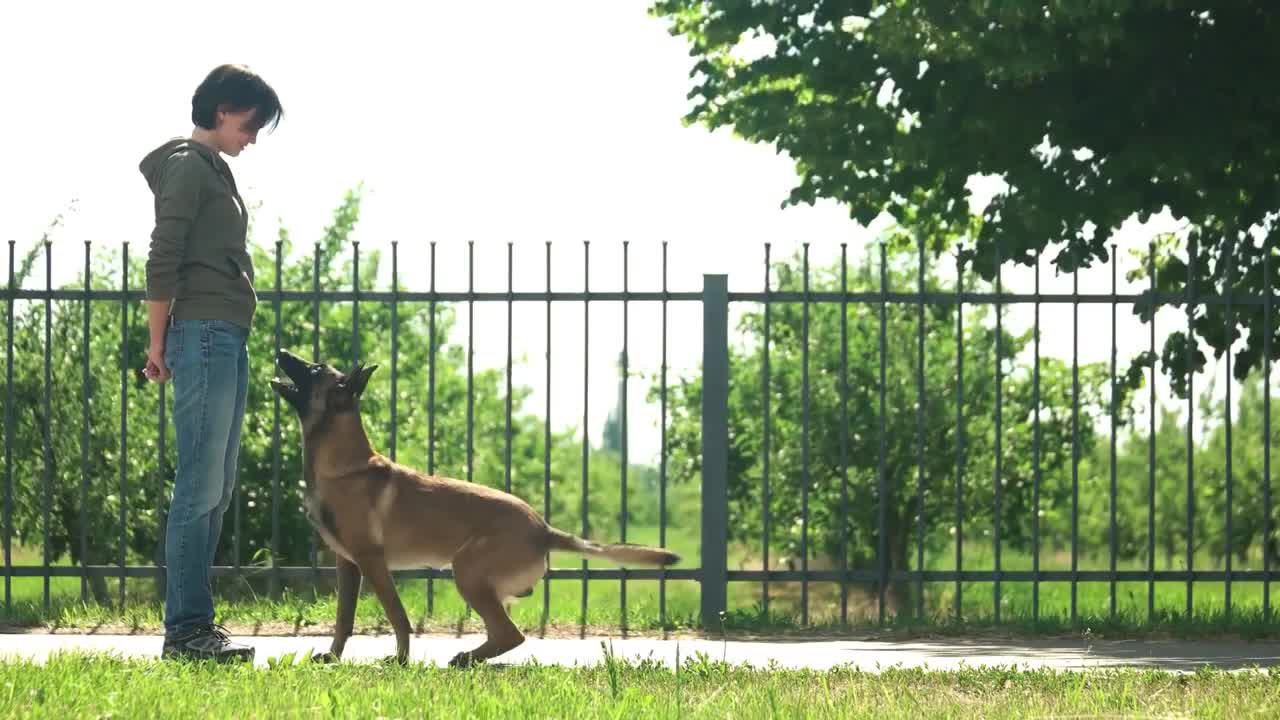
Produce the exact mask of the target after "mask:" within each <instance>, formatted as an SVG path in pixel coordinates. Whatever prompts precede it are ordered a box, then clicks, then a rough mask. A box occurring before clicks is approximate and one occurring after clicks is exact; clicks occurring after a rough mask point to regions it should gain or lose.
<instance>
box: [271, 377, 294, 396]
mask: <svg viewBox="0 0 1280 720" xmlns="http://www.w3.org/2000/svg"><path fill="white" fill-rule="evenodd" d="M271 387H272V388H274V389H275V391H276V392H278V393H280V394H281V395H282V396H284V397H285V398H295V397H298V386H297V385H294V384H293V383H292V382H291V381H289V380H281V379H280V378H272V379H271Z"/></svg>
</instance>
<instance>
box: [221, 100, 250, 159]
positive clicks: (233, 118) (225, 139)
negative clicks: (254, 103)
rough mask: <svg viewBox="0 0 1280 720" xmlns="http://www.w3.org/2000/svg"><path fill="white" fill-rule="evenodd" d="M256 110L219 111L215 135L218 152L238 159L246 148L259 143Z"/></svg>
mask: <svg viewBox="0 0 1280 720" xmlns="http://www.w3.org/2000/svg"><path fill="white" fill-rule="evenodd" d="M256 113H257V111H256V110H255V109H254V108H249V109H248V110H241V111H239V112H230V111H223V110H219V111H218V115H217V122H216V127H215V128H214V131H213V134H214V139H215V142H216V143H217V145H218V150H219V151H221V152H222V153H224V154H226V155H230V156H231V157H236V156H237V155H239V154H240V151H241V150H244V149H245V147H247V146H249V145H252V144H254V143H256V142H257V141H258V127H257V125H255V124H254V115H255V114H256Z"/></svg>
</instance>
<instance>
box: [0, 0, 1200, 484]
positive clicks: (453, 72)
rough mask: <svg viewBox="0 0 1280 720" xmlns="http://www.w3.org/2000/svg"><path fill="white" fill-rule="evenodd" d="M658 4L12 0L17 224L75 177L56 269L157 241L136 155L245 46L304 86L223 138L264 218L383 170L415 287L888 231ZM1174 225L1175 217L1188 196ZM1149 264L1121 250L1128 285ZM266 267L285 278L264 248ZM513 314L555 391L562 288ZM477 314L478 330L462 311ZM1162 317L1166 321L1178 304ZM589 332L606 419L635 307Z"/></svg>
mask: <svg viewBox="0 0 1280 720" xmlns="http://www.w3.org/2000/svg"><path fill="white" fill-rule="evenodd" d="M648 4H649V2H648V0H609V1H608V2H601V1H600V0H578V1H574V2H569V1H563V0H557V1H556V2H542V3H530V2H515V1H508V2H489V3H483V4H472V3H391V2H382V1H375V0H366V2H364V3H362V4H359V5H357V4H355V3H352V2H342V3H336V2H315V1H309V2H305V3H304V2H269V3H268V2H237V1H235V0H223V1H222V2H218V3H190V2H184V3H173V2H165V3H161V2H151V1H147V2H130V3H115V2H112V3H104V2H87V1H83V0H81V1H77V2H63V1H53V0H50V1H48V2H40V3H16V2H11V3H5V4H4V5H3V6H2V7H3V9H0V67H4V68H5V70H4V72H3V73H0V97H3V98H4V99H5V107H6V111H5V112H4V113H3V114H0V138H4V140H5V143H4V148H3V150H0V162H2V163H3V166H4V172H3V173H0V198H3V199H4V209H3V212H0V240H4V241H7V240H9V239H15V240H17V241H18V242H19V247H20V248H25V247H27V246H29V244H30V243H33V242H35V241H36V240H38V239H39V238H40V236H41V234H42V233H43V232H44V230H45V228H46V227H47V226H48V224H49V222H50V221H51V220H52V219H53V218H54V217H55V216H56V215H57V214H58V213H59V212H62V211H63V210H65V209H66V208H67V206H68V204H69V203H70V201H71V200H72V199H73V198H74V199H78V202H77V206H76V210H75V212H74V213H73V214H72V215H71V216H69V217H68V219H67V221H66V223H65V225H64V227H62V228H60V229H59V230H58V231H57V232H56V233H55V234H54V235H53V239H54V242H55V245H56V249H55V255H54V263H55V270H54V273H55V278H54V281H55V283H57V282H62V281H69V280H72V279H74V277H75V274H76V272H77V271H78V270H79V269H80V267H81V266H82V253H83V245H82V241H83V240H84V239H92V240H94V241H95V242H97V243H111V244H116V245H117V246H118V243H120V242H121V241H126V240H127V241H129V242H130V243H131V247H130V252H131V254H136V253H143V252H145V249H146V244H147V239H148V234H149V231H150V225H151V222H152V219H153V218H152V204H151V196H150V193H149V191H148V190H147V187H146V184H145V183H144V181H143V179H142V177H141V175H140V174H139V173H138V170H137V166H138V162H139V160H140V159H141V158H142V156H143V155H144V154H145V153H146V152H147V151H149V150H150V149H152V148H153V147H155V146H156V145H158V144H159V143H161V142H162V141H164V140H165V139H167V138H170V137H173V136H177V135H188V134H189V133H190V131H191V122H190V97H191V94H192V91H193V90H194V89H195V86H196V85H197V84H198V83H199V81H200V80H201V79H202V78H203V77H204V75H205V74H206V73H207V72H208V71H209V70H210V69H211V68H213V67H214V66H215V65H217V64H219V63H223V62H240V63H245V64H247V65H249V66H250V67H252V68H253V69H255V70H257V71H258V72H260V73H261V74H262V75H263V76H264V77H266V78H267V80H268V81H269V82H270V83H272V84H273V85H274V86H275V88H276V89H277V90H278V92H279V93H280V96H281V99H282V101H283V103H284V106H285V108H286V116H285V118H284V121H283V123H282V124H281V125H280V127H279V129H277V130H276V132H275V133H273V134H266V133H264V134H263V135H261V136H260V138H259V143H258V145H257V146H255V147H250V148H249V149H248V150H247V151H246V152H245V153H244V154H243V155H242V156H241V157H240V158H233V159H229V162H230V164H231V166H232V168H233V171H234V172H235V174H236V178H237V181H238V183H239V185H240V187H241V189H242V192H243V194H244V195H245V196H246V200H247V201H248V202H249V203H250V204H252V203H255V202H260V203H262V208H261V210H260V211H259V212H258V214H257V216H256V218H255V224H256V240H257V241H259V242H263V243H270V242H273V241H274V239H275V235H276V228H277V227H278V226H279V224H280V221H283V224H284V225H285V226H286V227H288V228H289V230H290V232H291V233H292V237H293V239H294V241H295V242H296V243H300V244H302V245H303V246H304V249H307V248H309V247H310V243H311V242H313V241H314V240H315V239H316V238H317V237H318V233H319V231H320V229H321V228H322V227H323V226H324V225H325V224H326V223H327V221H328V220H329V217H330V213H331V211H332V209H333V208H334V207H336V206H337V204H338V203H339V202H340V200H341V198H342V195H343V193H344V192H345V191H346V190H347V189H348V188H350V187H352V186H354V185H355V184H356V183H357V182H361V181H363V182H364V184H365V186H366V188H367V190H368V192H367V197H366V201H365V205H364V208H363V211H362V217H361V222H360V225H359V227H358V229H357V232H356V237H357V239H359V240H360V241H361V247H362V249H363V248H369V247H375V246H377V247H387V244H388V243H389V241H390V240H393V239H396V240H398V241H399V242H400V267H401V270H402V278H403V279H404V282H405V283H406V285H407V286H408V287H410V288H411V289H426V278H427V243H428V242H429V241H431V240H436V241H438V248H437V261H438V270H437V282H438V287H439V288H440V289H442V290H462V289H465V288H466V281H467V274H466V252H467V250H466V243H467V241H469V240H474V241H475V242H476V258H477V267H476V285H477V288H478V289H480V290H504V289H505V287H506V245H505V244H506V242H507V241H509V240H510V241H514V242H515V243H516V248H515V253H516V277H515V285H516V288H517V289H518V290H541V289H543V288H544V282H545V265H544V257H545V256H544V252H545V251H544V245H543V243H544V242H545V241H547V240H552V241H555V243H556V245H555V247H554V265H553V269H552V274H553V286H554V288H555V289H557V290H580V289H581V288H582V275H583V265H582V241H583V240H590V241H592V246H591V288H592V289H593V290H594V289H620V288H621V282H622V264H621V241H623V240H629V241H630V242H631V288H632V289H636V290H656V289H659V288H660V282H661V280H660V274H659V272H660V270H659V268H660V264H659V263H660V248H659V243H660V242H661V241H662V240H667V241H669V242H670V249H669V252H670V275H669V284H670V288H671V289H672V290H697V289H699V288H700V287H701V282H702V280H701V276H702V274H704V273H727V274H728V275H729V278H730V279H729V282H730V289H731V290H757V289H760V288H761V287H762V262H763V243H764V242H766V241H772V242H773V243H774V256H775V257H779V256H785V255H788V254H789V253H790V252H791V250H792V249H794V248H796V247H798V245H799V243H800V242H804V241H807V242H809V243H811V245H812V247H811V252H812V260H813V262H814V264H818V263H822V262H824V261H826V260H828V259H829V258H833V257H838V256H839V244H840V243H841V242H849V243H850V256H851V257H853V256H855V255H857V254H858V249H859V245H860V243H862V242H863V241H865V240H866V239H867V238H870V237H873V234H872V233H870V232H868V231H867V230H866V229H864V228H861V227H860V226H858V225H857V224H856V223H854V222H853V221H851V220H850V219H849V218H848V215H847V213H846V212H845V211H844V210H843V209H842V208H840V207H837V206H835V205H834V204H831V203H825V204H820V205H818V206H817V207H799V208H791V209H787V210H782V209H780V207H779V205H780V203H781V201H782V200H784V199H785V197H786V195H787V192H788V190H789V189H790V188H791V187H792V185H793V184H794V181H795V177H796V176H795V172H794V168H793V166H792V164H791V162H790V161H788V160H787V159H786V158H785V157H783V156H779V155H777V154H775V152H774V150H773V149H772V148H770V147H766V146H758V145H751V144H748V143H746V142H744V141H741V140H737V139H734V138H733V137H732V136H731V135H730V134H729V133H727V132H717V133H715V134H711V133H708V132H707V131H706V130H704V129H702V128H699V127H694V128H685V127H683V126H682V124H681V117H682V116H683V114H684V113H685V112H686V111H687V109H688V108H689V101H688V100H687V99H686V93H687V92H688V89H689V87H690V81H689V79H688V68H689V67H690V65H691V62H692V61H691V59H690V58H689V56H688V54H687V50H686V46H685V44H684V41H683V40H681V39H679V38H675V37H672V36H670V35H669V34H668V33H667V31H666V28H665V25H664V23H663V22H661V21H659V20H657V19H653V18H650V17H648V16H647V15H646V13H645V10H646V8H647V6H648ZM357 8H358V9H357ZM1163 223H1164V224H1163V225H1162V227H1165V228H1168V227H1172V221H1171V220H1170V219H1169V218H1165V219H1164V220H1163ZM1131 230H1132V231H1131V232H1126V234H1125V236H1124V240H1123V242H1124V244H1125V245H1126V246H1130V245H1131V246H1133V247H1145V246H1146V238H1147V236H1148V235H1147V233H1146V232H1143V231H1142V230H1141V229H1137V228H1131ZM1123 254H1124V253H1123V251H1122V255H1123ZM1126 261H1127V258H1126ZM387 265H388V269H389V263H388V264H387ZM1132 266H1133V263H1132V262H1131V261H1127V264H1123V265H1122V266H1121V291H1122V292H1124V291H1126V290H1127V289H1128V288H1127V285H1126V284H1125V282H1124V279H1123V274H1124V271H1125V270H1126V269H1128V268H1131V267H1132ZM258 273H259V285H260V286H261V287H263V288H265V287H268V286H269V283H270V282H271V280H270V274H271V270H270V268H259V269H258ZM1109 283H1110V274H1109V271H1103V272H1101V273H1090V274H1088V275H1087V276H1086V275H1082V276H1081V290H1082V291H1083V292H1102V291H1106V290H1108V289H1109ZM1006 285H1007V287H1009V288H1010V289H1011V290H1018V291H1023V290H1028V289H1029V288H1030V287H1031V275H1030V274H1029V273H1027V272H1016V271H1011V272H1010V273H1009V275H1008V276H1007V278H1006ZM1042 287H1043V289H1044V290H1045V291H1046V292H1051V291H1069V289H1070V279H1069V278H1058V279H1056V280H1055V279H1054V278H1053V277H1052V273H1051V271H1048V270H1045V271H1044V274H1043V275H1042ZM484 305H485V304H480V306H478V307H480V309H479V310H478V311H477V316H476V331H477V338H476V341H477V344H476V363H477V366H478V367H497V366H501V365H502V364H503V363H504V362H505V353H506V325H505V320H506V317H505V315H506V312H505V306H504V305H502V304H488V305H487V306H484ZM481 306H484V307H481ZM670 309H671V316H670V317H671V324H670V332H671V342H670V356H669V358H670V364H671V366H672V377H675V375H676V374H677V373H679V372H681V371H686V372H687V371H689V370H690V369H691V368H695V367H696V364H697V362H698V360H699V357H700V352H701V348H700V343H699V341H698V337H699V335H698V333H699V331H700V326H701V311H700V309H699V308H698V306H696V305H681V304H673V305H672V306H671V308H670ZM266 311H268V312H269V307H268V308H267V310H266ZM515 312H516V328H515V346H516V347H515V353H516V356H517V358H520V356H521V355H522V354H525V356H526V357H525V362H524V363H523V364H522V366H521V367H519V368H517V371H516V372H517V374H516V382H518V383H525V384H528V385H531V386H532V387H534V388H535V389H536V392H535V394H534V397H533V398H532V399H531V401H530V402H531V406H532V408H533V409H535V410H536V411H538V412H541V408H542V407H543V406H544V403H545V394H544V388H543V378H544V372H545V364H544V361H543V356H542V353H543V352H544V348H545V332H546V326H545V321H544V313H545V310H544V307H543V306H542V305H541V304H534V305H531V306H527V307H522V306H520V305H517V307H516V311H515ZM1175 312H1176V311H1175ZM1019 313H1020V314H1018V315H1014V314H1011V315H1010V318H1011V319H1010V320H1009V322H1010V323H1011V324H1013V325H1017V324H1018V322H1019V319H1020V318H1026V319H1027V320H1028V321H1029V318H1030V309H1029V308H1027V309H1026V312H1025V313H1021V311H1019ZM1119 317H1120V322H1121V323H1122V325H1121V331H1120V333H1119V334H1120V336H1121V337H1120V339H1121V357H1122V358H1124V357H1127V356H1128V354H1129V353H1130V352H1132V351H1136V350H1140V349H1144V348H1145V347H1146V337H1147V330H1146V328H1145V326H1140V325H1138V324H1137V322H1136V320H1131V319H1129V313H1128V310H1127V309H1126V308H1121V309H1120V311H1119ZM658 318H659V309H658V306H657V305H649V304H640V303H636V304H633V309H632V315H631V328H630V332H631V364H632V367H633V369H635V370H640V371H646V372H656V370H657V368H658V363H659V357H660V355H659V352H660V343H659V338H660V336H659V335H658V333H659V331H660V327H659V326H658V325H657V322H658ZM1109 318H1110V315H1109V308H1105V307H1101V306H1098V307H1088V308H1085V307H1082V309H1081V324H1082V328H1084V329H1086V330H1087V332H1085V333H1084V334H1083V335H1082V337H1081V340H1080V352H1081V361H1082V362H1087V361H1092V360H1103V359H1106V358H1107V356H1108V354H1109V341H1110V335H1109V327H1110V326H1109V324H1107V325H1105V326H1100V325H1099V323H1109ZM1042 319H1043V320H1044V321H1045V323H1046V324H1050V323H1053V324H1056V325H1057V326H1058V327H1063V328H1066V331H1065V332H1056V333H1053V334H1051V336H1050V337H1049V338H1047V339H1046V341H1045V346H1044V352H1045V354H1057V355H1059V356H1062V357H1068V358H1069V357H1070V351H1071V334H1070V331H1069V328H1070V324H1069V323H1070V308H1069V307H1061V308H1056V309H1055V308H1046V309H1045V310H1044V311H1043V315H1042ZM460 320H461V323H460V325H459V330H461V331H462V332H463V333H464V334H463V335H461V336H460V337H459V338H458V339H459V340H460V341H465V329H466V325H465V320H466V318H465V315H464V316H460ZM1161 321H1162V322H1163V325H1162V329H1161V330H1160V333H1159V337H1158V340H1157V342H1158V343H1160V342H1162V338H1163V335H1164V334H1165V332H1167V330H1168V329H1169V328H1170V325H1171V324H1172V323H1173V322H1176V316H1175V315H1172V314H1171V315H1169V316H1168V317H1167V318H1166V316H1165V315H1162V316H1161ZM1063 323H1065V324H1063ZM552 326H553V335H554V338H553V342H554V344H555V348H554V352H555V356H554V367H555V373H554V378H553V381H552V383H553V387H552V396H553V409H552V415H553V421H554V422H555V424H556V425H561V424H577V423H579V422H580V421H581V417H582V405H583V398H582V374H583V359H582V352H583V351H582V345H581V342H582V340H581V339H582V333H583V327H582V306H581V304H572V303H566V304H563V305H561V306H558V307H557V309H556V311H555V312H554V314H553V320H552ZM1100 327H1105V328H1106V329H1105V330H1104V331H1101V332H1099V331H1098V329H1099V328H1100ZM1126 328H1127V329H1126ZM682 335H683V337H681V336H682ZM590 337H591V341H590V355H591V357H590V378H591V392H590V402H589V413H590V425H591V432H592V436H593V438H598V436H599V429H600V425H601V424H602V423H603V422H604V419H605V416H606V414H607V413H608V411H609V409H610V408H611V407H612V406H613V404H614V402H615V382H616V371H615V368H614V361H615V359H616V357H617V354H618V352H619V351H620V349H621V307H620V305H610V304H605V303H601V304H599V305H597V304H593V305H592V310H591V327H590ZM678 338H679V339H678ZM410 341H411V339H410V338H405V339H404V340H403V342H410ZM366 352H367V353H368V356H369V360H370V361H372V362H378V361H382V362H384V363H388V364H389V358H385V357H382V358H379V357H377V356H378V355H379V354H382V355H385V353H387V352H389V348H368V349H366ZM334 360H341V359H334ZM258 362H269V360H268V359H266V358H260V359H258ZM1198 383H1199V387H1203V380H1202V379H1201V380H1198ZM648 384H649V383H648V380H647V379H637V380H635V381H633V382H632V383H631V388H632V391H631V395H630V399H629V403H630V405H631V408H632V414H631V419H630V422H631V447H632V457H633V458H635V459H637V460H644V459H647V458H652V457H654V456H655V455H656V452H657V449H658V434H657V428H656V422H657V417H658V409H657V406H656V404H655V405H654V406H651V407H647V406H644V395H645V391H646V389H647V386H648ZM1162 388H1163V385H1162ZM1162 392H1163V390H1162ZM423 395H424V396H425V390H424V391H423ZM402 442H405V441H404V440H402Z"/></svg>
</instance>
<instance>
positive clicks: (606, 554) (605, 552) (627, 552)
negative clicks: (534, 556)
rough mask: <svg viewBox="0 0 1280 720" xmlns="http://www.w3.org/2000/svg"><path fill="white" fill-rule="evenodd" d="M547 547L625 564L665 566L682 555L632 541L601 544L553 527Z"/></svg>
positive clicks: (549, 531) (678, 560)
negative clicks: (634, 543)
mask: <svg viewBox="0 0 1280 720" xmlns="http://www.w3.org/2000/svg"><path fill="white" fill-rule="evenodd" d="M547 547H548V548H549V549H551V550H561V551H564V552H571V553H575V554H578V555H591V556H594V557H603V558H608V559H609V560H613V561H614V562H617V563H621V564H623V565H627V564H631V565H651V566H656V567H665V566H667V565H675V564H676V563H678V562H680V556H679V555H677V554H675V553H673V552H671V551H669V550H664V549H662V548H656V547H649V546H646V545H632V544H631V543H618V544H611V545H610V544H601V543H594V542H591V541H590V540H583V539H582V538H580V537H578V536H576V535H571V534H569V533H567V532H564V531H562V530H557V529H555V528H553V527H548V528H547Z"/></svg>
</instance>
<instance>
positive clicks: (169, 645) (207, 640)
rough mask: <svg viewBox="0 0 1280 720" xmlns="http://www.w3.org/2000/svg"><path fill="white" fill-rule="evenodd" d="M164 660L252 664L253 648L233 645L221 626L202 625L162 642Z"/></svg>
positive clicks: (237, 644) (161, 654)
mask: <svg viewBox="0 0 1280 720" xmlns="http://www.w3.org/2000/svg"><path fill="white" fill-rule="evenodd" d="M160 656H161V657H164V658H188V659H192V660H216V661H218V662H227V661H236V660H244V661H247V662H253V648H252V647H251V646H249V645H241V644H239V643H234V642H232V641H231V638H230V637H229V636H228V635H227V630H226V628H224V627H222V626H221V625H217V624H211V625H202V626H200V627H197V628H195V629H194V630H192V631H190V632H188V633H186V634H185V635H181V636H179V637H174V638H169V637H166V638H165V640H164V650H162V651H161V653H160Z"/></svg>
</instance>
